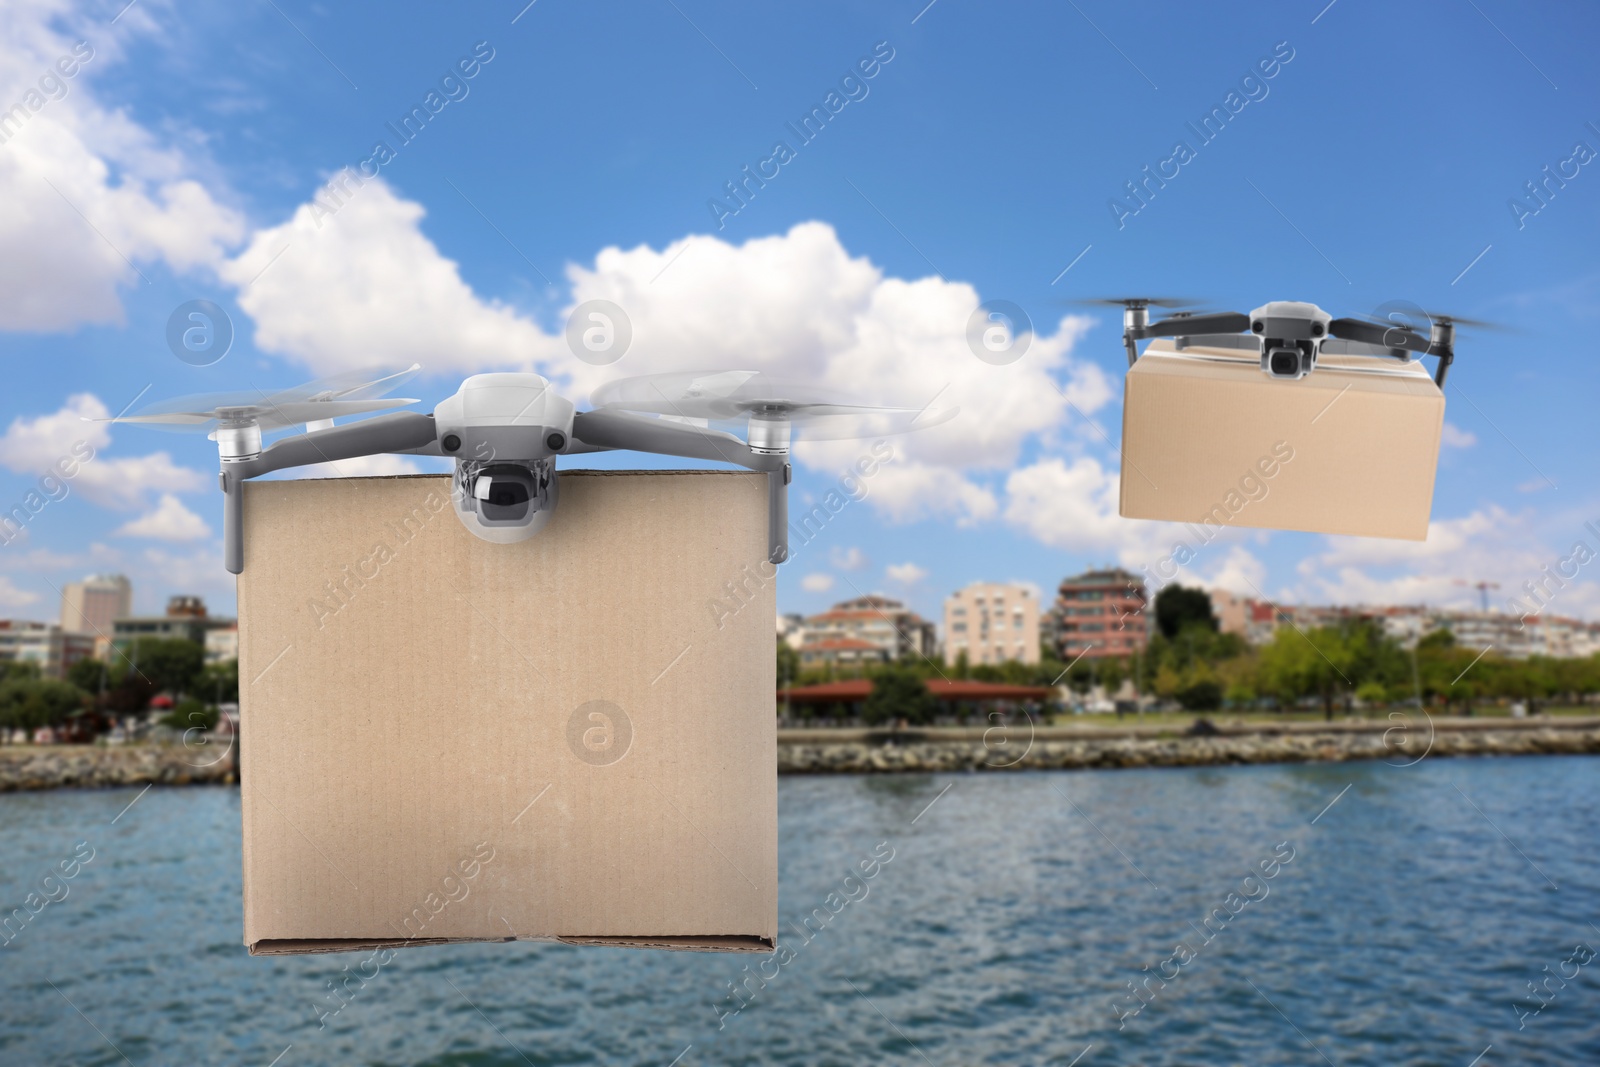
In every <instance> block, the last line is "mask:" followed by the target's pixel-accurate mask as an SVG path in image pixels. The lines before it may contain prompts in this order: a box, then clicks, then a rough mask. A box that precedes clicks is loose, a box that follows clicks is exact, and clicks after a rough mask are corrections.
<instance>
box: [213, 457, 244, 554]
mask: <svg viewBox="0 0 1600 1067" xmlns="http://www.w3.org/2000/svg"><path fill="white" fill-rule="evenodd" d="M219 477H220V478H221V480H222V558H223V563H224V564H225V565H226V566H227V568H228V573H229V574H238V573H239V572H240V571H242V570H244V479H242V478H238V477H234V476H231V475H230V474H229V473H228V472H227V471H224V472H222V474H221V475H219Z"/></svg>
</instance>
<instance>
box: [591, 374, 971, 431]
mask: <svg viewBox="0 0 1600 1067" xmlns="http://www.w3.org/2000/svg"><path fill="white" fill-rule="evenodd" d="M593 400H594V403H595V406H596V407H597V408H604V409H608V410H615V411H633V412H641V413H645V414H652V415H661V416H666V417H669V418H674V419H705V420H708V421H711V422H723V423H745V422H747V421H748V420H750V419H752V418H754V419H756V420H758V421H763V422H783V423H790V424H792V425H793V426H794V428H795V430H796V432H797V434H798V435H799V436H802V437H805V438H809V439H811V440H848V439H853V438H864V437H881V436H885V435H888V434H900V433H909V432H911V431H913V430H924V429H927V428H928V427H930V426H937V425H939V424H940V423H942V422H947V421H949V420H950V419H953V418H955V416H956V413H957V412H958V411H959V409H958V408H955V407H939V408H936V407H933V406H932V405H931V404H930V405H928V406H925V407H921V408H913V407H883V406H878V405H872V404H846V403H840V402H839V401H838V400H837V399H836V398H834V397H833V396H832V395H831V394H829V393H828V392H827V391H826V390H824V389H820V388H818V387H817V386H815V385H812V384H809V383H805V382H795V381H786V380H784V379H780V378H774V377H771V376H769V375H768V374H766V373H765V372H764V371H749V370H734V371H669V372H667V373H663V374H645V375H641V376H639V377H637V378H622V379H619V380H617V381H614V382H607V383H606V384H605V385H602V386H601V387H600V388H599V389H597V390H595V392H594V396H593Z"/></svg>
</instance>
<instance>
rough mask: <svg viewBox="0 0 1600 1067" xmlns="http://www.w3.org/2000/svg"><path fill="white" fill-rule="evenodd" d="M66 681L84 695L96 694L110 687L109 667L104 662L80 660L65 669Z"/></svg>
mask: <svg viewBox="0 0 1600 1067" xmlns="http://www.w3.org/2000/svg"><path fill="white" fill-rule="evenodd" d="M67 681H69V682H71V683H72V684H73V685H75V686H77V687H78V688H79V689H82V690H83V691H84V692H85V693H90V694H94V693H98V692H100V690H101V688H102V687H104V688H107V689H109V688H110V687H111V685H112V680H111V666H110V664H108V663H106V662H105V661H104V660H98V659H80V660H78V661H77V662H76V663H74V664H73V665H72V666H70V667H68V668H67Z"/></svg>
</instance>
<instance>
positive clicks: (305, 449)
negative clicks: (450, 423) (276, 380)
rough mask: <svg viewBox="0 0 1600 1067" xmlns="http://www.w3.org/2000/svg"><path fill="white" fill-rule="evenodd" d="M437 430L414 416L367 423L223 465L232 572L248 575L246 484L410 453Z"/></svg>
mask: <svg viewBox="0 0 1600 1067" xmlns="http://www.w3.org/2000/svg"><path fill="white" fill-rule="evenodd" d="M436 437H437V431H436V430H435V429H434V423H433V416H432V415H421V414H418V413H417V412H414V411H397V412H395V413H393V414H390V415H379V416H378V417H376V418H372V419H364V420H362V421H361V422H354V423H351V424H349V425H348V426H334V427H332V428H330V429H326V430H313V431H312V432H311V433H307V434H300V435H298V436H295V437H286V438H284V439H283V440H281V441H278V442H276V443H275V444H273V445H272V446H271V447H269V448H267V449H266V450H265V451H263V452H261V453H260V454H259V455H256V456H252V457H250V458H249V459H237V460H224V461H223V464H222V476H221V481H222V492H223V505H222V538H223V556H224V562H225V563H226V565H227V568H228V571H229V572H230V573H232V574H238V573H239V572H240V571H242V570H244V483H245V481H246V479H249V478H254V477H256V476H257V475H260V474H268V473H270V472H272V471H276V470H283V469H284V468H285V467H302V466H305V465H306V464H308V463H332V462H336V461H338V460H341V459H354V458H356V457H357V456H375V455H381V454H383V453H386V452H405V451H410V450H413V449H419V448H425V447H427V446H428V445H429V444H432V443H434V441H435V439H436Z"/></svg>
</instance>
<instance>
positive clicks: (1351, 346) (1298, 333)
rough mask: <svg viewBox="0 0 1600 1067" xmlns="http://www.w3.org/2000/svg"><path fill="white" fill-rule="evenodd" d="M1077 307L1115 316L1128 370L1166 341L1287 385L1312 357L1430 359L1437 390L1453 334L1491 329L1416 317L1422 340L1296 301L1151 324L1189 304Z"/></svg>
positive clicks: (1180, 314) (1132, 301)
mask: <svg viewBox="0 0 1600 1067" xmlns="http://www.w3.org/2000/svg"><path fill="white" fill-rule="evenodd" d="M1080 303H1084V304H1094V305H1109V306H1112V307H1121V308H1122V344H1123V347H1125V348H1126V349H1127V350H1128V366H1130V367H1131V366H1133V365H1134V363H1135V362H1137V361H1138V359H1139V350H1138V348H1137V347H1136V343H1137V342H1139V341H1145V340H1149V339H1151V338H1155V337H1171V338H1174V339H1175V340H1176V345H1177V347H1178V349H1179V350H1180V351H1181V350H1182V349H1183V348H1185V347H1187V346H1190V345H1194V346H1203V347H1206V348H1238V349H1244V350H1245V351H1251V352H1255V353H1257V355H1259V357H1260V359H1261V370H1262V373H1264V374H1267V375H1269V376H1270V377H1273V378H1283V379H1287V380H1289V381H1298V380H1299V379H1301V378H1304V377H1305V376H1306V375H1308V374H1310V373H1311V372H1312V371H1314V370H1316V368H1317V357H1318V356H1319V355H1341V356H1379V357H1384V358H1389V359H1396V360H1399V361H1401V362H1411V361H1412V360H1413V359H1414V358H1415V359H1420V358H1422V357H1424V356H1437V357H1438V358H1439V365H1438V369H1437V370H1436V371H1435V372H1434V377H1433V380H1434V383H1435V384H1437V385H1438V386H1439V388H1441V389H1443V388H1444V379H1445V375H1446V374H1447V373H1448V372H1449V370H1450V364H1451V363H1452V362H1454V361H1455V336H1456V327H1457V326H1469V327H1482V328H1491V324H1490V323H1486V322H1477V321H1475V320H1472V319H1464V318H1459V317H1455V316H1451V315H1436V314H1432V313H1427V312H1421V313H1420V314H1421V315H1422V316H1423V317H1426V318H1427V319H1428V326H1427V330H1426V333H1424V332H1423V331H1422V330H1421V329H1420V328H1418V327H1415V326H1412V325H1411V324H1410V323H1405V322H1397V321H1394V319H1388V320H1383V321H1374V320H1372V319H1366V318H1342V319H1336V318H1334V317H1333V316H1332V315H1329V314H1328V313H1327V312H1326V311H1323V310H1322V309H1321V308H1319V307H1318V306H1317V305H1315V304H1308V303H1304V302H1302V301H1299V300H1274V301H1272V302H1271V303H1269V304H1263V305H1261V306H1260V307H1258V308H1256V309H1255V310H1254V311H1252V312H1250V314H1248V315H1245V314H1242V313H1240V312H1237V311H1219V312H1206V313H1200V314H1196V313H1192V312H1187V311H1176V312H1174V313H1172V314H1171V315H1168V316H1167V317H1166V318H1163V319H1159V320H1158V321H1156V322H1151V321H1150V309H1151V308H1153V307H1155V308H1177V307H1182V306H1184V305H1185V304H1187V303H1188V301H1182V300H1167V299H1156V298H1151V297H1125V298H1116V299H1109V300H1086V301H1080Z"/></svg>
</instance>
